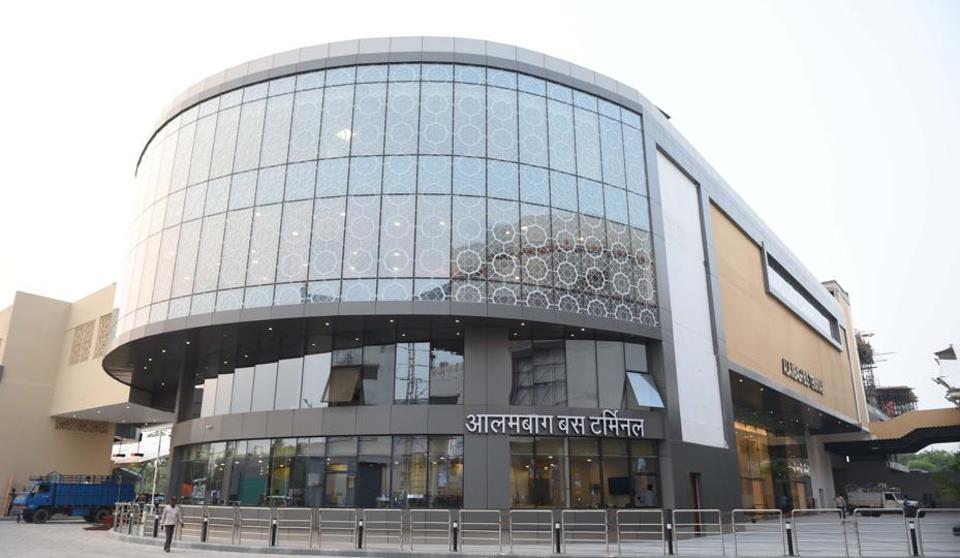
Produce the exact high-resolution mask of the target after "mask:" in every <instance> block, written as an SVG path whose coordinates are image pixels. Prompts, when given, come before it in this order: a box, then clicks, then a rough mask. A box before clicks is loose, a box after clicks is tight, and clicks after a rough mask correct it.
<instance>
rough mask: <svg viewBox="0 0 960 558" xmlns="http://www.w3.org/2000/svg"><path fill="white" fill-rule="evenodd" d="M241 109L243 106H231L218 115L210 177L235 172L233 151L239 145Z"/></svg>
mask: <svg viewBox="0 0 960 558" xmlns="http://www.w3.org/2000/svg"><path fill="white" fill-rule="evenodd" d="M240 109H241V107H233V108H229V109H227V110H224V111H221V112H220V114H219V116H218V117H217V132H216V135H215V137H214V140H213V155H212V160H211V162H210V178H217V177H220V176H226V175H228V174H230V173H231V172H233V153H234V150H235V149H236V147H237V130H238V129H239V127H240Z"/></svg>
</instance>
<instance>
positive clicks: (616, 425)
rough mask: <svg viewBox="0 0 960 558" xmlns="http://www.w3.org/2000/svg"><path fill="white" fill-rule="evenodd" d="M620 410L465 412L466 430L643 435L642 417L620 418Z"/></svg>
mask: <svg viewBox="0 0 960 558" xmlns="http://www.w3.org/2000/svg"><path fill="white" fill-rule="evenodd" d="M618 413H619V411H614V410H611V409H607V410H604V411H603V412H602V413H601V414H600V416H595V417H583V416H570V415H467V423H466V428H467V432H470V433H473V434H527V435H534V434H570V435H579V436H586V435H589V434H593V435H595V436H610V437H616V438H643V437H644V433H643V419H638V418H621V417H619V416H617V415H618Z"/></svg>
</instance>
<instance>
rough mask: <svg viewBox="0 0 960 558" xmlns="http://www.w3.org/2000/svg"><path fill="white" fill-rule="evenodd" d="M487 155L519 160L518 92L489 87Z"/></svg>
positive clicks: (495, 157)
mask: <svg viewBox="0 0 960 558" xmlns="http://www.w3.org/2000/svg"><path fill="white" fill-rule="evenodd" d="M487 122H488V126H489V131H488V132H487V156H489V157H491V158H494V159H504V160H507V161H516V160H517V92H516V91H511V90H507V89H499V88H496V87H488V88H487Z"/></svg>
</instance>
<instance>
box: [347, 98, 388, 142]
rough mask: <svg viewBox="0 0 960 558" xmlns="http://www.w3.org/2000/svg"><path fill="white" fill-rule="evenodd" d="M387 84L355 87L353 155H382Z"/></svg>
mask: <svg viewBox="0 0 960 558" xmlns="http://www.w3.org/2000/svg"><path fill="white" fill-rule="evenodd" d="M386 95H387V84H385V83H370V84H359V85H357V92H356V97H355V99H354V107H353V138H352V142H353V148H352V151H351V153H352V154H353V155H379V154H381V153H383V127H384V111H385V109H386V103H385V101H386Z"/></svg>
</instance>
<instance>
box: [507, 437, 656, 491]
mask: <svg viewBox="0 0 960 558" xmlns="http://www.w3.org/2000/svg"><path fill="white" fill-rule="evenodd" d="M657 471H658V458H657V446H656V443H655V442H651V441H647V440H623V439H616V438H561V437H549V436H537V437H533V436H511V438H510V497H511V507H514V508H592V509H603V508H637V507H659V506H660V497H659V482H658V480H657Z"/></svg>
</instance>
